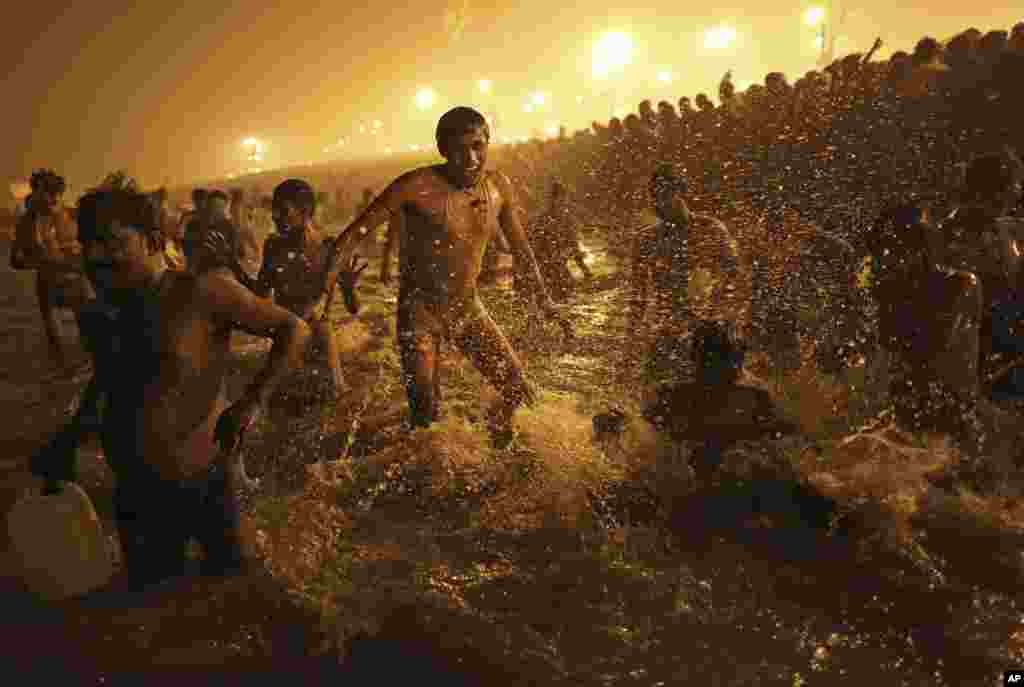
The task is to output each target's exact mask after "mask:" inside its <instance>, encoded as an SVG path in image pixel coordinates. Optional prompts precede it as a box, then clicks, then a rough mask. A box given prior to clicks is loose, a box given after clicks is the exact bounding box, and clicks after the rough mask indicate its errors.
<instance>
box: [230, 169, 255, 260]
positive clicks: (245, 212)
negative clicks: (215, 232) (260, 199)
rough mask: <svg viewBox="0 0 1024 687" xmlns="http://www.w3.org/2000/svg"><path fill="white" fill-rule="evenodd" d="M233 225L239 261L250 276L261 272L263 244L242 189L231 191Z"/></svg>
mask: <svg viewBox="0 0 1024 687" xmlns="http://www.w3.org/2000/svg"><path fill="white" fill-rule="evenodd" d="M230 215H231V223H232V224H233V225H234V227H235V232H236V233H237V234H238V248H239V252H240V255H239V261H240V262H241V263H242V266H243V267H245V271H246V272H247V273H249V274H255V273H256V272H257V270H259V267H260V263H261V261H262V257H261V255H260V253H261V252H262V244H261V241H260V240H259V237H258V236H257V235H256V226H255V222H254V220H253V216H252V208H251V207H250V206H249V204H248V203H247V202H246V197H245V191H244V190H243V189H240V188H234V189H232V190H231V210H230Z"/></svg>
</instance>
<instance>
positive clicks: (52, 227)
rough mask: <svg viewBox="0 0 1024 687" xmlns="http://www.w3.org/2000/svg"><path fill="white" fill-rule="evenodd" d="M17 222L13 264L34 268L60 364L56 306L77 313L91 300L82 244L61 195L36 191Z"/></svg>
mask: <svg viewBox="0 0 1024 687" xmlns="http://www.w3.org/2000/svg"><path fill="white" fill-rule="evenodd" d="M36 195H37V196H38V197H37V199H36V200H35V201H34V202H33V204H32V207H31V208H30V209H29V211H28V212H26V213H25V215H24V216H22V218H21V219H20V220H19V222H18V225H17V229H16V235H15V243H14V246H13V247H12V250H11V267H12V268H14V269H35V270H36V296H37V298H38V301H39V312H40V315H42V318H43V328H44V330H45V332H46V338H47V341H48V343H49V346H50V351H51V354H52V355H53V356H54V358H55V359H56V360H57V361H58V363H60V364H61V365H63V364H65V362H66V356H65V351H64V347H63V346H62V344H61V340H60V324H59V322H58V319H57V311H58V308H70V309H71V310H73V311H76V312H77V311H78V310H79V309H80V308H81V307H82V306H83V305H85V304H86V303H88V302H89V301H91V300H92V299H94V298H95V293H94V292H93V289H92V287H91V285H90V284H89V282H88V280H87V279H85V276H84V274H83V272H82V262H81V245H80V244H79V243H78V237H77V227H76V224H75V221H74V219H73V218H72V217H71V214H70V213H69V212H68V211H67V210H66V209H65V208H63V207H61V206H60V195H59V194H53V193H42V192H37V194H36Z"/></svg>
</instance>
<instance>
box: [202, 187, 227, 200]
mask: <svg viewBox="0 0 1024 687" xmlns="http://www.w3.org/2000/svg"><path fill="white" fill-rule="evenodd" d="M206 200H207V202H209V201H211V200H222V201H224V202H225V203H226V202H228V200H229V198H228V194H226V193H224V191H221V190H220V189H219V188H218V189H214V190H212V191H210V193H209V194H208V195H207V196H206Z"/></svg>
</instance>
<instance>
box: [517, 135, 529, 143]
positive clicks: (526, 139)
mask: <svg viewBox="0 0 1024 687" xmlns="http://www.w3.org/2000/svg"><path fill="white" fill-rule="evenodd" d="M529 140H530V139H529V138H527V137H526V136H520V137H519V142H520V143H526V142H527V141H529Z"/></svg>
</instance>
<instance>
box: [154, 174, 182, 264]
mask: <svg viewBox="0 0 1024 687" xmlns="http://www.w3.org/2000/svg"><path fill="white" fill-rule="evenodd" d="M150 199H151V200H152V202H153V205H155V206H156V209H157V212H158V213H159V218H160V227H161V233H163V235H164V246H165V249H164V257H165V258H166V260H167V267H168V268H170V269H172V270H178V271H179V272H180V271H182V270H184V269H185V253H184V252H183V250H182V243H183V240H184V236H183V234H182V233H181V231H180V229H181V225H180V224H179V223H177V222H175V221H174V220H173V218H172V217H171V211H170V208H169V207H168V201H167V189H165V188H160V189H157V190H156V191H154V192H153V193H152V194H150Z"/></svg>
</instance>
